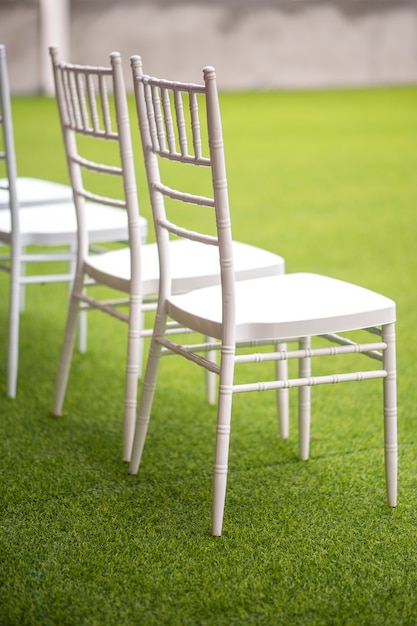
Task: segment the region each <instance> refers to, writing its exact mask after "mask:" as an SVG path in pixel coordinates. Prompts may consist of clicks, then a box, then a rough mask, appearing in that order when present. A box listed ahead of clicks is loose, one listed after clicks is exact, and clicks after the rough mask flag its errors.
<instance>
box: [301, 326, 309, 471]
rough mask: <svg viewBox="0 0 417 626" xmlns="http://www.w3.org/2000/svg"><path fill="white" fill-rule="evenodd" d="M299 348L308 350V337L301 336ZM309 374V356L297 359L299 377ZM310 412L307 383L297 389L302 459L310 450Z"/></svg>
mask: <svg viewBox="0 0 417 626" xmlns="http://www.w3.org/2000/svg"><path fill="white" fill-rule="evenodd" d="M299 346H300V350H308V348H309V347H310V337H303V338H302V339H300V342H299ZM310 374H311V358H310V357H304V358H301V359H300V360H299V377H300V378H308V377H309V376H310ZM310 413H311V388H310V386H309V385H306V386H304V387H299V389H298V433H299V455H300V459H301V460H302V461H307V460H308V457H309V451H310Z"/></svg>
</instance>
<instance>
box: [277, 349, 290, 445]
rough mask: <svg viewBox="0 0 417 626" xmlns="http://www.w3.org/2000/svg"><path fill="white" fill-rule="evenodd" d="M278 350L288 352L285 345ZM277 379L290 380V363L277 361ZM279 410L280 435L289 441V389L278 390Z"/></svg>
mask: <svg viewBox="0 0 417 626" xmlns="http://www.w3.org/2000/svg"><path fill="white" fill-rule="evenodd" d="M277 348H278V349H280V350H286V349H287V346H286V344H285V343H283V344H281V345H278V346H277ZM276 378H277V380H287V378H288V361H287V360H283V361H276ZM277 408H278V420H279V435H280V437H281V439H288V435H289V430H290V427H289V393H288V389H278V391H277Z"/></svg>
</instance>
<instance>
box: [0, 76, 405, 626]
mask: <svg viewBox="0 0 417 626" xmlns="http://www.w3.org/2000/svg"><path fill="white" fill-rule="evenodd" d="M13 110H14V123H15V134H16V143H17V153H18V166H19V173H20V174H21V175H34V176H45V177H46V176H48V177H50V178H52V179H55V180H58V181H63V182H65V181H66V180H67V178H66V170H65V162H64V156H63V151H62V147H61V138H60V135H59V130H58V123H57V117H56V111H55V104H54V102H53V101H51V100H47V99H31V98H16V99H14V101H13ZM416 110H417V89H416V88H399V89H375V90H358V91H335V92H311V93H310V92H304V93H246V94H237V93H229V94H223V95H222V111H223V121H224V134H225V142H226V156H227V161H228V178H229V187H230V196H231V206H232V213H233V220H234V237H235V238H236V239H242V240H246V241H249V242H251V243H255V244H257V245H261V246H264V247H266V248H269V249H271V250H275V251H277V252H278V253H280V254H282V255H283V256H285V258H286V262H287V270H288V271H298V270H301V269H305V270H311V271H319V272H325V273H328V274H331V275H333V276H336V277H340V278H344V279H348V280H351V281H356V282H359V283H361V284H363V285H364V286H367V287H370V288H372V289H376V290H380V291H382V292H383V293H385V294H386V295H388V296H390V297H392V298H393V299H394V300H396V302H397V305H398V409H399V499H398V507H397V508H396V509H395V510H390V509H388V508H387V507H386V505H385V485H384V470H383V449H382V415H381V399H380V383H378V382H377V381H373V382H366V383H365V382H364V383H363V385H357V384H356V385H340V386H334V387H320V388H316V389H314V390H313V416H312V442H311V459H310V461H308V462H307V463H302V462H300V461H298V460H297V428H296V396H295V394H294V395H292V396H291V408H292V420H291V433H290V438H289V440H288V441H282V440H280V439H279V438H278V436H277V424H276V416H275V411H274V398H273V395H271V394H245V395H241V396H237V397H236V401H235V404H234V415H233V428H232V440H231V453H230V473H229V483H228V494H227V501H226V513H225V522H224V534H223V536H222V537H221V538H213V537H211V536H210V508H211V504H210V501H211V473H212V456H213V446H214V424H215V410H214V409H213V408H212V407H209V406H207V405H206V404H205V402H204V400H203V394H204V384H203V377H202V373H201V372H200V371H199V370H198V368H195V367H193V366H192V365H191V364H186V363H183V362H182V361H178V360H176V359H175V358H172V359H166V360H165V361H163V362H162V365H161V370H160V377H159V387H158V392H157V394H156V397H155V403H154V412H153V414H154V418H153V420H152V421H151V425H150V428H149V435H148V439H147V443H146V447H145V453H144V457H143V462H142V465H141V468H140V472H139V475H138V476H137V477H133V476H129V475H128V474H127V468H126V466H125V465H124V464H123V463H122V462H121V460H120V458H121V431H122V422H121V413H122V400H123V367H124V353H125V343H126V329H125V328H124V327H122V325H121V324H119V323H118V322H117V321H114V320H110V319H107V318H105V316H102V315H100V314H93V315H94V320H93V321H91V322H90V324H89V347H88V352H87V354H86V355H83V356H82V355H79V354H78V353H76V354H75V356H74V360H73V367H72V373H71V378H70V384H69V388H68V394H67V399H66V403H65V416H64V417H62V418H53V417H52V416H51V403H52V396H53V388H54V379H55V371H56V365H57V360H58V354H59V348H60V342H61V338H62V333H63V326H64V321H65V295H66V294H65V288H64V287H63V286H62V285H61V286H59V285H58V286H51V285H46V286H44V287H37V288H35V287H34V288H33V289H31V290H30V291H29V292H28V295H27V306H26V311H25V313H24V314H23V315H22V321H21V346H20V348H21V349H20V369H19V388H18V397H17V399H16V400H15V401H9V400H7V399H6V397H5V377H6V372H5V357H4V358H3V359H2V360H1V361H0V394H1V395H2V396H3V399H2V400H0V414H1V417H0V454H1V456H0V459H1V460H0V468H1V474H2V493H1V499H0V506H1V533H0V555H1V556H0V585H1V587H0V625H1V626H14V625H31V626H32V625H42V626H50V625H55V624H56V625H60V626H65V625H71V626H72V625H77V626H80V625H97V626H102V625H112V626H113V625H119V624H120V625H123V624H135V625H136V624H146V625H150V626H153V625H155V626H160V625H163V624H167V625H176V624H178V625H179V624H181V625H182V626H183V625H190V626H194V625H201V626H207V625H210V626H211V625H213V626H221V625H223V624H224V625H225V626H230V625H234V624H239V625H240V624H245V625H246V624H257V625H267V626H269V625H275V624H276V625H280V624H283V625H284V624H285V625H286V626H287V625H291V626H292V625H298V624H303V625H304V624H306V625H309V626H310V625H322V624H323V625H324V624H346V625H353V624H355V625H356V624H358V625H361V626H362V625H364V624H366V625H367V626H373V625H375V626H380V625H381V624H384V625H385V624H387V625H388V624H390V625H392V624H398V625H415V624H416V623H417V599H416V595H415V589H416V586H417V508H416V479H415V477H416V475H417V437H416V432H417V390H416V385H415V371H416V366H415V363H416V360H417V348H416V342H415V341H414V338H413V333H414V329H415V328H416V324H417V313H416V307H415V284H416V279H417V269H416V267H417V266H416V241H417V219H416V216H415V211H416V202H417V175H416V172H417V114H416ZM45 119H46V120H47V121H48V126H47V134H46V135H45V136H44V135H43V133H42V127H43V121H44V120H45ZM254 120H259V122H258V123H256V122H255V121H254ZM138 180H139V183H140V192H139V195H140V201H141V206H142V210H143V213H144V214H145V215H146V216H147V217H150V213H149V204H148V202H147V197H146V191H145V187H144V178H143V172H142V170H141V169H140V165H139V164H138ZM0 293H1V294H2V300H3V303H4V306H3V307H1V310H0V324H1V328H3V332H2V333H0V351H1V353H2V354H3V355H5V354H6V336H5V335H6V328H7V311H6V302H7V280H6V277H5V276H4V275H2V276H0ZM408 331H410V333H409V332H408ZM409 335H411V337H410V340H409ZM178 383H180V384H178Z"/></svg>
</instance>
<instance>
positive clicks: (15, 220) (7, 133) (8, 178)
mask: <svg viewBox="0 0 417 626" xmlns="http://www.w3.org/2000/svg"><path fill="white" fill-rule="evenodd" d="M0 127H1V137H0V162H3V165H4V171H5V182H6V184H7V191H8V195H9V207H10V209H11V223H12V237H13V239H14V243H16V244H17V243H18V242H17V239H18V237H19V210H18V209H19V204H18V197H17V189H16V178H17V168H16V155H15V147H14V139H13V121H12V110H11V105H10V87H9V75H8V71H7V59H6V47H5V46H4V45H0ZM2 169H3V168H2Z"/></svg>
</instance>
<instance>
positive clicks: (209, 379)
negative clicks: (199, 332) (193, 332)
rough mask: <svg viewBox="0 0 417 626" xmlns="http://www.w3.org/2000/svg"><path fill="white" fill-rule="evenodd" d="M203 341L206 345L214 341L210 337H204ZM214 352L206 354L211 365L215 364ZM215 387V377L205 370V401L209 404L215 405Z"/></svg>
mask: <svg viewBox="0 0 417 626" xmlns="http://www.w3.org/2000/svg"><path fill="white" fill-rule="evenodd" d="M205 341H206V342H207V343H214V339H213V338H212V337H206V338H205ZM216 356H217V355H216V350H210V351H209V352H207V358H208V360H209V361H211V362H212V363H215V362H216ZM216 386H217V375H216V374H214V373H213V372H210V371H209V370H206V399H207V402H208V403H209V404H215V403H216Z"/></svg>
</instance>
